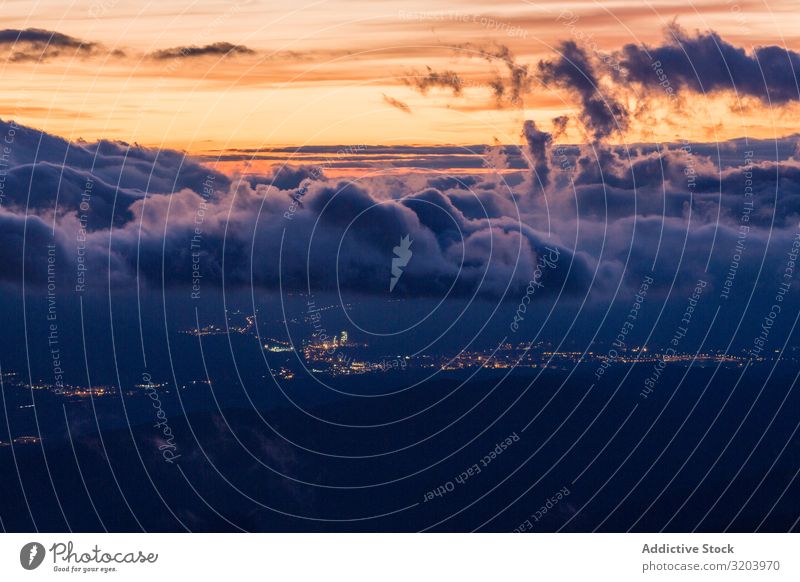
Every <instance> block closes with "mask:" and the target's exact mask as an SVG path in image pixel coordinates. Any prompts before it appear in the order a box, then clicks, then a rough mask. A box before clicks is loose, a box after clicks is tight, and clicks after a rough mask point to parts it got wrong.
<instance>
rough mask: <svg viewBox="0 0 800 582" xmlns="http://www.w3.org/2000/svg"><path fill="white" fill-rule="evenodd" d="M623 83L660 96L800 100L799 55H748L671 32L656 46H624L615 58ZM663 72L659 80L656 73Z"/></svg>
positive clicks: (713, 38) (716, 39)
mask: <svg viewBox="0 0 800 582" xmlns="http://www.w3.org/2000/svg"><path fill="white" fill-rule="evenodd" d="M617 59H618V60H619V62H620V65H621V72H620V78H621V80H622V81H623V82H625V81H629V82H636V83H639V84H641V85H644V86H645V87H649V88H654V89H658V90H661V89H662V88H663V87H664V85H661V86H659V85H660V84H662V83H669V86H671V87H672V88H674V90H675V91H691V92H694V93H715V92H722V91H729V92H735V93H737V94H739V95H741V96H748V97H756V98H758V99H760V100H761V101H763V102H764V103H765V104H783V103H787V102H790V101H797V100H798V99H800V81H799V80H798V77H799V76H800V54H798V53H797V52H795V51H791V50H788V49H786V48H783V47H779V46H774V45H773V46H761V47H755V48H754V49H753V50H752V51H750V52H749V53H748V52H747V51H745V49H743V48H740V47H736V46H733V45H732V44H730V43H729V42H727V41H725V40H724V39H723V38H721V37H720V35H719V34H717V33H716V32H713V31H711V32H703V33H700V32H698V33H696V34H694V35H692V34H689V33H687V32H686V31H684V30H683V29H681V28H679V27H677V26H672V27H669V28H668V29H667V41H666V42H665V43H664V44H663V45H660V46H646V45H636V44H628V45H625V46H624V47H623V48H622V50H621V51H620V52H619V53H618V55H617ZM657 69H660V70H662V71H663V77H664V78H663V79H662V78H660V76H659V75H657V74H656V70H657Z"/></svg>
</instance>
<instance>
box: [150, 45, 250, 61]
mask: <svg viewBox="0 0 800 582" xmlns="http://www.w3.org/2000/svg"><path fill="white" fill-rule="evenodd" d="M254 54H256V51H254V50H253V49H251V48H248V47H246V46H243V45H238V44H232V43H230V42H215V43H213V44H207V45H205V46H177V47H173V48H167V49H162V50H159V51H156V52H154V53H153V54H152V55H151V56H152V57H153V58H154V59H158V60H165V59H175V58H183V57H188V58H192V57H207V56H225V55H231V56H233V55H254Z"/></svg>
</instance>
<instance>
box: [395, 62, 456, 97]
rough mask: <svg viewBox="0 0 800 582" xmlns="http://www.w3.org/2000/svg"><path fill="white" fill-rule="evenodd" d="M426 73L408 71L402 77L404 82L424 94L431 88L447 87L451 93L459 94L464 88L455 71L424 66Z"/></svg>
mask: <svg viewBox="0 0 800 582" xmlns="http://www.w3.org/2000/svg"><path fill="white" fill-rule="evenodd" d="M425 68H426V69H427V73H410V74H408V75H407V76H406V77H405V78H404V82H405V83H406V84H407V85H408V86H410V87H412V88H413V89H416V90H417V91H419V92H420V93H422V94H423V95H426V94H427V93H428V91H429V90H430V89H431V88H438V89H449V90H450V91H452V93H453V95H455V96H459V95H461V92H462V90H463V89H464V81H463V80H462V79H461V77H460V76H459V75H458V73H456V72H455V71H441V72H439V71H434V70H433V69H431V68H430V67H425Z"/></svg>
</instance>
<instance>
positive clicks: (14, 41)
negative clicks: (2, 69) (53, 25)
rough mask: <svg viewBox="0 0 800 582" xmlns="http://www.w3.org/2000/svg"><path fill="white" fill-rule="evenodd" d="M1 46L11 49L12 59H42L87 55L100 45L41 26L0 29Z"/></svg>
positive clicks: (18, 60) (17, 60)
mask: <svg viewBox="0 0 800 582" xmlns="http://www.w3.org/2000/svg"><path fill="white" fill-rule="evenodd" d="M0 46H2V47H4V48H5V49H7V50H9V51H11V52H10V56H9V59H10V60H11V61H15V62H20V61H41V60H46V59H49V58H54V57H58V56H61V55H68V56H76V55H77V56H86V55H89V54H92V53H93V52H94V50H95V49H96V48H97V47H98V45H97V44H96V43H92V42H86V41H83V40H81V39H79V38H75V37H74V36H69V35H67V34H62V33H60V32H55V31H52V30H43V29H41V28H26V29H24V30H20V29H14V28H6V29H2V30H0Z"/></svg>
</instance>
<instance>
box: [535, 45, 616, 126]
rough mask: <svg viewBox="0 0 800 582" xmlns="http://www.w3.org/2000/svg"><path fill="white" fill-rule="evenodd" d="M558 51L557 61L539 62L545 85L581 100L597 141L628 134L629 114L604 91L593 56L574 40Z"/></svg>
mask: <svg viewBox="0 0 800 582" xmlns="http://www.w3.org/2000/svg"><path fill="white" fill-rule="evenodd" d="M558 52H559V56H558V57H557V58H555V59H553V60H548V61H540V62H539V66H538V69H539V75H540V77H541V79H542V82H543V83H544V84H545V85H554V86H557V87H561V88H564V89H567V90H568V91H570V92H571V93H572V94H573V95H575V97H577V98H578V100H579V101H580V105H581V118H582V121H583V123H584V124H585V125H586V127H587V128H588V129H589V131H590V132H591V133H592V135H593V136H594V137H595V138H596V139H602V138H604V137H608V136H609V135H611V134H613V133H617V132H622V131H624V130H625V129H626V128H627V126H628V112H627V110H626V109H625V108H624V106H623V105H622V104H620V103H619V102H618V101H617V100H616V98H615V97H614V95H613V93H610V92H609V91H603V89H602V87H601V86H600V81H599V79H598V76H597V74H596V72H595V68H594V66H593V64H592V60H591V58H590V57H589V54H588V53H587V52H586V51H585V50H584V49H583V48H581V47H579V46H578V44H577V43H575V41H572V40H568V41H564V42H562V43H561V44H560V45H559V48H558Z"/></svg>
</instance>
